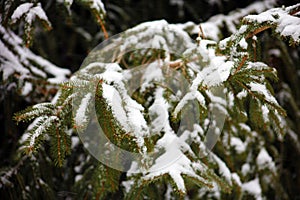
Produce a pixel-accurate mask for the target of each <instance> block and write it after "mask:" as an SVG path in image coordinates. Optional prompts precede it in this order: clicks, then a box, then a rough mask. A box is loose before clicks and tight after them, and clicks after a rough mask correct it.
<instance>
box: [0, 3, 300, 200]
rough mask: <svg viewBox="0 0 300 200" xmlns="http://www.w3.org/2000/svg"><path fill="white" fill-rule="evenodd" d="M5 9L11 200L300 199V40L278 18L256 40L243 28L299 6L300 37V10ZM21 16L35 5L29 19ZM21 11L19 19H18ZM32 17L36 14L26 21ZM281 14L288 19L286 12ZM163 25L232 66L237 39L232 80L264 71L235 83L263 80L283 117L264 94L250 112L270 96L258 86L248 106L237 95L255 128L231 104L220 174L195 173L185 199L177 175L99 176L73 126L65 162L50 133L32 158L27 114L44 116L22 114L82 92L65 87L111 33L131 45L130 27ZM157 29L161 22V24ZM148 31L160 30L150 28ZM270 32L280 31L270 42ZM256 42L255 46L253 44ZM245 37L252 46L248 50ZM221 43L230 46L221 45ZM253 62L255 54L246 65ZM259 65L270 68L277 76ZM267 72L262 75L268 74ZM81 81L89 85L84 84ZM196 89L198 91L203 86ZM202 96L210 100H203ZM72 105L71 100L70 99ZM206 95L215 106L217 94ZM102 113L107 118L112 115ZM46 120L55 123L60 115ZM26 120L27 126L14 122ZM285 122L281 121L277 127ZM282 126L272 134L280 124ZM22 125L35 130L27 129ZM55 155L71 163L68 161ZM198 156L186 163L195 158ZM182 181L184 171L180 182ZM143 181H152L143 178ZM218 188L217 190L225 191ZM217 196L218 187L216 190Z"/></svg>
mask: <svg viewBox="0 0 300 200" xmlns="http://www.w3.org/2000/svg"><path fill="white" fill-rule="evenodd" d="M0 3H1V8H0V21H1V27H0V35H1V37H0V39H1V41H0V42H1V43H0V51H1V53H0V64H1V66H0V75H1V78H0V80H1V84H0V90H1V95H0V102H1V104H0V106H1V107H0V110H1V111H0V121H1V126H0V132H1V134H0V146H1V147H0V168H1V169H0V173H1V174H0V196H1V198H2V197H3V198H4V199H39V198H47V199H90V198H93V199H145V198H149V199H154V198H155V199H177V198H186V199H202V198H203V199H300V195H299V192H298V191H299V189H300V161H299V157H300V138H299V137H300V124H299V121H300V110H299V106H300V89H299V85H300V59H299V56H300V48H299V46H298V44H299V43H300V39H299V32H300V31H298V32H293V33H292V34H289V33H283V31H282V33H280V32H276V29H274V28H273V27H272V26H273V25H274V27H276V26H277V25H278V24H279V23H281V22H280V20H278V21H276V20H277V18H276V17H274V16H276V12H277V11H276V10H275V11H274V12H275V15H274V16H273V17H274V21H272V20H271V22H272V23H273V24H272V23H271V22H270V21H268V20H267V19H264V17H268V15H267V14H268V13H267V14H266V15H262V16H261V17H262V18H255V17H253V18H249V19H248V21H247V23H249V25H248V26H249V27H250V28H249V33H248V34H246V35H243V33H241V29H240V26H241V21H242V19H243V17H245V16H247V15H255V14H260V13H263V12H264V11H266V10H269V9H272V8H275V7H278V8H280V9H282V10H283V11H285V10H284V9H285V7H287V8H288V6H292V5H296V6H295V7H292V8H291V10H290V11H287V12H289V15H290V16H293V17H294V18H292V20H290V21H289V22H290V24H289V23H286V24H285V26H288V25H290V26H291V27H292V28H291V30H299V28H300V22H299V21H300V19H299V16H300V6H299V4H297V3H298V1H296V0H286V1H284V0H280V1H276V0H265V1H255V2H254V1H248V0H245V1H232V0H203V1H189V0H184V1H181V0H164V1H160V0H153V1H146V0H139V1H134V0H125V1H117V0H115V1H114V0H110V1H106V0H103V1H97V0H94V1H86V0H75V1H72V0H71V1H68V0H50V1H36V0H33V1H19V0H16V1H5V0H1V1H0ZM102 3H103V4H102ZM21 5H25V6H23V7H22V9H20V6H21ZM283 5H284V6H285V7H283ZM18 8H19V11H18V12H16V10H17V9H18ZM22 10H23V11H24V10H25V11H26V12H25V13H23V15H22ZM278 13H279V14H278V16H279V19H280V17H281V14H282V12H281V10H280V11H278ZM283 13H284V12H283ZM31 19H32V20H31ZM161 19H165V20H166V21H167V22H162V21H161V22H159V23H160V24H161V25H162V26H169V27H172V25H171V24H175V25H176V26H175V27H176V29H174V30H175V31H176V30H179V32H180V31H182V32H185V33H184V34H187V35H188V36H190V39H191V41H192V40H193V41H195V43H197V40H196V38H197V37H200V36H201V37H202V39H209V40H213V41H215V42H217V45H216V46H217V47H216V50H215V54H216V55H217V54H218V53H223V54H224V55H230V51H231V50H232V49H229V48H228V49H227V47H228V46H229V43H228V41H230V39H229V40H223V39H225V38H227V37H230V36H231V40H232V41H233V42H232V46H234V45H235V43H234V41H235V40H239V43H238V44H237V46H238V45H239V46H238V48H237V49H235V50H234V51H236V52H232V51H231V53H232V54H234V53H235V55H232V57H233V58H232V61H233V62H237V63H238V64H237V68H234V69H235V70H233V71H232V72H231V73H232V74H231V75H232V76H234V75H236V74H238V73H237V72H239V70H240V68H243V67H244V65H245V69H247V66H252V67H253V68H255V69H256V68H257V71H255V69H254V71H250V70H249V71H247V70H246V71H245V72H244V73H245V74H241V76H240V77H238V76H237V75H236V77H237V78H236V79H233V80H236V81H237V82H238V81H240V80H239V78H241V79H244V81H245V85H246V86H247V84H248V83H247V82H246V81H248V79H247V80H246V78H245V77H247V73H249V74H250V75H251V77H252V78H253V77H256V78H257V77H259V78H261V80H259V81H263V83H264V84H265V85H266V87H267V89H268V90H266V91H268V92H269V91H270V93H271V94H272V95H273V94H274V96H275V97H276V100H277V101H276V102H278V103H279V105H280V106H279V105H278V106H277V104H276V102H275V101H274V102H273V103H274V104H272V102H271V103H269V104H268V106H265V104H264V103H266V102H267V103H268V101H265V99H267V100H268V98H269V99H272V98H271V97H269V96H267V95H266V96H265V97H261V99H260V96H259V95H258V96H259V97H258V100H257V102H256V103H254V104H253V103H250V102H254V101H251V99H250V98H251V97H248V96H247V95H249V96H251V94H252V93H253V92H254V93H255V92H257V93H258V94H260V92H259V91H257V90H255V88H254V87H252V88H251V87H250V91H249V92H248V93H249V94H247V95H246V93H245V92H243V91H244V90H243V88H238V86H236V88H235V89H236V91H237V92H236V93H234V92H232V93H230V92H228V93H227V94H226V95H228V96H226V98H227V99H230V98H231V96H230V95H231V94H234V96H237V97H236V98H237V100H236V101H235V103H236V104H238V103H241V104H243V105H246V106H245V107H246V108H245V112H249V119H248V116H247V115H246V116H244V115H239V114H236V113H237V112H239V111H240V110H234V109H232V107H230V105H229V104H228V105H227V104H226V105H221V106H224V108H225V110H227V111H228V112H230V110H231V112H232V113H230V114H229V115H230V117H231V118H232V120H231V122H229V121H228V122H226V123H225V128H224V131H223V132H222V133H221V135H222V136H221V139H220V141H219V143H218V144H217V145H216V147H215V148H214V149H213V151H212V152H213V156H212V158H207V159H205V158H204V159H203V160H201V159H200V161H201V162H203V163H204V165H205V166H207V167H208V169H211V171H212V172H211V171H209V172H208V171H205V172H203V173H202V172H201V173H202V174H201V173H200V175H199V177H198V176H196V175H194V174H192V175H193V176H189V175H191V173H190V172H189V171H188V173H187V174H185V176H183V178H184V180H185V187H186V188H185V187H181V186H182V185H181V184H180V183H178V182H177V181H176V180H178V179H176V178H174V177H172V176H171V175H170V173H169V175H170V176H165V174H159V175H158V176H157V175H153V177H152V176H151V173H150V174H147V176H144V174H142V173H141V174H142V175H141V174H138V175H130V174H126V172H123V173H121V172H118V171H117V170H113V169H110V168H107V167H105V166H104V165H101V164H100V165H99V162H98V161H97V160H95V159H94V158H93V157H92V156H90V155H89V153H88V152H87V151H86V149H85V148H84V147H83V145H82V143H81V142H80V141H79V139H78V135H77V133H76V131H74V130H73V129H72V127H73V126H74V125H73V124H72V123H73V122H69V121H68V122H65V123H66V125H65V126H66V127H69V128H70V129H69V130H68V131H69V132H67V133H66V137H67V139H66V144H68V145H66V146H65V147H64V148H66V147H68V146H69V147H71V149H69V150H66V149H63V150H61V151H62V153H61V152H60V151H59V152H57V151H58V150H57V146H56V145H57V144H53V143H52V142H53V141H56V140H55V139H52V138H55V136H53V135H51V134H50V133H51V128H49V130H48V129H47V131H48V132H45V135H47V134H49V138H50V139H49V138H48V139H47V138H44V139H43V141H37V144H36V146H39V148H38V149H36V150H34V153H33V154H31V153H32V152H31V150H32V149H31V147H32V146H30V148H29V149H25V150H24V148H25V147H28V144H27V143H26V142H28V140H29V142H30V141H32V140H30V138H29V139H28V138H27V137H30V136H28V132H30V131H33V133H34V131H36V130H37V129H38V128H34V127H33V125H30V122H31V121H30V120H32V119H34V118H37V117H41V116H43V115H44V113H42V111H41V113H39V114H37V113H35V114H34V115H30V114H28V113H29V112H30V111H34V112H35V110H34V109H35V108H34V107H31V108H30V109H29V110H25V111H24V112H23V111H22V110H24V109H26V108H27V107H28V106H33V105H36V104H38V103H42V102H50V101H52V102H55V101H54V100H53V98H54V96H55V95H57V91H58V90H59V88H64V87H67V86H74V85H72V84H74V83H73V82H72V81H70V82H68V83H67V84H66V85H59V84H60V83H62V82H63V81H67V80H69V78H70V77H71V75H72V74H74V73H75V72H77V71H78V70H79V68H80V66H81V65H82V62H83V60H84V59H85V58H86V57H87V55H88V53H89V52H90V51H91V50H92V49H93V48H94V47H95V46H96V45H98V44H99V43H101V42H102V41H104V40H105V38H106V34H108V36H113V35H115V34H117V33H120V32H123V31H126V30H127V31H128V33H129V34H132V33H130V28H132V27H134V26H136V25H139V24H140V23H142V22H150V21H155V20H161ZM251 19H260V20H261V21H260V23H261V25H262V26H260V25H259V26H257V27H255V26H254V25H253V27H252V24H251V23H252V22H253V21H255V20H253V21H251ZM272 19H273V18H272ZM264 20H266V21H264ZM159 23H157V22H156V23H155V25H157V24H159ZM247 23H246V22H245V24H247ZM276 23H278V24H276ZM199 24H201V27H202V28H203V35H201V34H199V32H200V30H199V26H198V25H199ZM148 25H149V26H151V23H150V24H148ZM104 26H105V28H103V27H104ZM146 26H147V25H146ZM262 27H268V28H270V29H268V30H267V28H266V30H265V31H261V29H260V28H262ZM293 27H294V29H293ZM252 28H253V29H252ZM297 28H298V29H297ZM271 29H272V30H271ZM137 30H138V32H137V33H136V35H137V36H138V35H139V31H140V32H142V31H143V29H142V28H141V29H139V28H137ZM247 30H248V29H247ZM257 30H259V32H258V31H257ZM251 31H252V32H251ZM134 34H135V33H134ZM184 34H183V35H184ZM239 34H240V35H239ZM249 35H250V36H251V37H250V36H249ZM248 36H249V38H246V37H248ZM253 36H255V37H257V41H258V42H257V43H255V45H256V46H255V47H253V44H254V43H252V46H251V45H249V44H250V43H249V40H248V39H253ZM204 37H205V38H204ZM239 37H241V38H243V37H245V38H246V39H247V41H246V39H245V40H242V39H241V38H239ZM166 38H167V37H166ZM166 40H167V39H166ZM222 40H223V41H224V42H223V43H222V42H220V43H218V42H219V41H222ZM253 40H255V41H256V39H253ZM240 41H245V42H248V43H249V44H248V45H246V49H245V48H244V49H243V47H245V44H244V43H240ZM251 42H252V41H251ZM221 44H224V49H222V48H220V46H221ZM242 44H244V45H242ZM184 45H186V46H188V45H190V44H189V43H187V44H186V43H183V44H182V46H184ZM226 45H228V46H226ZM247 46H248V47H249V46H251V47H249V48H248V47H247ZM227 50H229V52H228V51H227ZM247 52H250V53H249V55H248V54H247V57H245V55H246V54H245V53H247ZM230 59H231V58H230ZM256 61H261V62H264V63H266V64H267V65H269V66H270V67H271V68H268V67H267V66H266V65H263V64H259V63H257V62H256ZM272 69H276V70H277V76H278V81H275V80H276V72H275V70H273V71H272ZM260 71H264V73H262V74H259V73H260ZM266 71H267V72H266ZM116 72H117V73H119V71H116ZM265 72H266V73H265ZM249 74H248V75H249ZM76 76H78V77H80V74H79V75H75V77H76ZM262 77H263V78H262ZM264 78H265V79H264ZM191 79H192V80H196V78H195V79H193V77H192V78H191ZM228 79H229V78H228ZM230 81H232V80H228V83H227V82H225V86H226V87H227V86H228V85H230V84H231V83H232V82H230ZM249 81H251V79H249ZM193 83H194V82H193ZM226 84H228V85H226ZM208 85H209V84H208ZM198 86H199V85H198ZM272 88H273V89H272ZM251 89H253V91H251ZM273 91H274V93H273ZM202 93H205V91H201V94H202ZM65 94H66V95H68V91H67V90H66V91H65ZM206 94H207V95H208V96H209V93H206ZM255 94H256V93H255ZM232 96H233V95H232ZM246 96H247V97H246ZM56 97H57V96H56ZM57 98H58V100H57V101H56V102H55V103H54V104H55V105H54V107H51V106H52V105H46V104H38V105H40V107H38V108H42V109H45V110H47V109H48V110H49V108H50V109H52V110H55V109H57V107H58V106H63V105H64V104H63V103H61V102H65V100H66V99H64V98H65V97H57ZM205 98H207V97H206V96H205ZM232 98H233V97H232ZM234 98H235V97H234ZM248 98H249V99H250V100H249V99H248ZM264 98H265V99H264ZM211 99H213V98H211ZM238 99H239V100H238ZM247 99H248V100H247ZM60 101H61V102H60ZM60 103H61V104H60ZM216 104H217V103H216ZM43 106H44V107H43ZM47 106H49V107H47ZM234 106H235V105H234ZM256 106H258V107H262V108H264V109H262V112H263V111H264V110H265V109H266V108H267V110H268V113H269V117H270V119H268V117H267V119H266V117H265V115H264V114H263V113H261V112H260V110H259V109H257V108H256ZM264 106H265V107H264ZM237 107H238V106H237ZM242 107H243V106H242ZM281 107H282V108H283V109H284V110H285V111H283V110H282V109H281ZM101 109H104V110H106V108H101ZM236 109H237V108H236ZM238 109H242V108H238ZM48 110H47V112H50V111H48ZM256 110H257V112H255V111H256ZM20 111H21V112H20ZM281 111H282V113H281ZM17 112H19V115H16V113H17ZM66 112H67V111H66ZM273 112H274V113H275V114H276V112H277V115H276V116H274V115H275V114H274V113H273ZM278 113H281V114H278ZM285 113H286V115H285ZM46 114H47V115H51V114H49V113H46ZM67 114H68V113H66V115H65V116H66V117H67V116H68V115H67ZM273 114H274V115H273ZM280 115H282V117H283V118H282V119H281V118H279V116H280ZM18 116H19V118H18ZM22 117H24V119H23V118H22ZM277 117H278V118H277ZM280 117H281V116H280ZM20 118H22V119H20ZM273 119H274V124H272V120H273ZM276 120H277V121H276ZM280 120H281V121H280ZM20 121H27V123H18V124H17V122H20ZM65 121H67V120H65ZM230 123H231V124H230ZM70 124H72V125H70ZM28 125H29V126H28ZM35 125H36V124H35ZM40 125H42V124H40ZM30 129H33V130H30ZM275 129H276V130H275ZM277 129H278V130H277ZM199 132H201V131H199ZM199 134H200V133H199ZM33 135H34V134H33ZM31 136H32V135H31ZM37 140H38V139H37ZM129 140H130V138H129ZM49 141H50V142H49ZM61 141H63V139H61ZM40 143H41V144H40ZM120 145H123V144H120ZM193 145H194V146H192V145H191V149H192V151H194V152H198V153H199V152H200V150H197V147H195V146H196V145H195V144H193ZM150 146H151V145H150ZM199 146H200V144H199ZM32 148H35V146H34V147H32ZM195 149H196V150H195ZM26 152H27V154H26ZM53 154H54V155H53ZM55 154H57V155H61V154H63V158H60V157H57V156H56V155H55ZM189 156H190V157H193V156H191V155H189ZM189 156H187V157H188V158H190V157H189ZM193 159H194V158H193ZM193 159H192V158H191V160H192V161H191V162H192V163H193V164H195V163H196V164H199V162H198V161H197V159H196V160H193ZM196 164H195V165H193V166H196ZM204 165H203V166H204ZM201 166H202V165H201ZM193 170H194V168H193ZM184 172H185V171H184V170H183V171H182V173H181V174H180V175H182V174H184ZM193 172H194V171H193ZM166 174H168V173H166ZM145 177H150V178H149V179H145ZM195 177H196V178H195ZM201 178H203V179H201ZM141 180H143V181H141ZM179 180H181V179H179ZM206 181H207V182H206ZM215 183H216V185H218V186H215ZM211 185H212V186H214V187H213V188H210V187H211Z"/></svg>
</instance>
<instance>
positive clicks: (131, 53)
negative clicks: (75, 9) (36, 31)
mask: <svg viewBox="0 0 300 200" xmlns="http://www.w3.org/2000/svg"><path fill="white" fill-rule="evenodd" d="M82 2H83V3H84V4H85V5H88V6H90V8H91V11H92V12H93V13H94V15H95V18H96V20H97V21H98V22H99V25H100V26H101V28H102V30H103V31H104V32H105V35H106V34H107V33H106V30H105V28H104V21H103V19H104V14H105V9H104V6H103V4H102V2H101V1H96V0H94V1H82ZM64 4H65V5H66V7H67V9H68V10H70V5H71V4H72V1H64ZM267 8H268V7H266V9H267ZM246 10H247V9H245V10H244V11H246ZM250 13H253V10H251V11H250V9H249V13H245V17H244V18H243V19H242V20H241V23H240V24H239V25H235V28H236V31H234V32H232V34H231V36H230V37H227V38H222V37H221V38H220V39H217V38H216V36H215V35H207V34H206V31H205V30H206V28H207V25H208V23H207V24H205V23H203V26H202V25H200V26H199V25H195V24H193V23H186V24H170V23H168V22H166V21H165V20H158V21H151V22H145V23H142V24H140V25H137V26H136V27H133V28H131V29H128V30H126V31H125V32H124V33H122V34H120V35H119V36H118V37H113V38H112V39H109V40H107V41H106V42H107V43H109V42H111V44H112V45H110V46H108V48H105V47H104V48H102V46H100V48H96V49H95V50H93V51H92V52H91V53H90V54H89V56H88V57H87V58H86V59H85V61H84V62H83V64H82V67H81V68H80V69H79V70H78V71H77V72H76V73H74V74H73V75H72V76H71V78H70V79H69V80H66V81H64V82H62V80H65V79H66V77H67V76H68V75H69V71H67V70H64V69H61V68H58V67H56V66H54V65H52V64H51V63H49V62H47V61H45V60H43V59H42V58H40V57H38V56H36V55H34V54H33V53H32V52H30V51H29V50H28V49H27V48H26V47H24V45H23V44H22V43H21V41H22V40H21V39H20V38H19V37H18V36H16V35H14V33H13V32H12V31H10V30H9V29H8V28H5V27H3V28H2V27H1V30H3V33H2V35H3V36H4V37H3V38H4V39H3V40H2V39H1V43H0V44H2V46H3V48H4V49H6V51H5V53H4V54H3V55H4V56H2V55H1V68H0V70H1V72H2V73H3V77H4V78H3V79H4V80H6V81H7V82H9V77H10V76H16V74H21V76H25V77H30V80H31V79H34V80H42V78H44V79H45V81H46V82H47V83H49V84H50V85H51V84H52V83H55V84H56V85H57V84H58V83H59V82H60V84H59V89H58V92H57V93H56V95H55V97H54V98H53V99H52V101H51V102H43V103H39V104H36V105H33V106H31V107H29V108H27V109H25V110H23V111H20V112H19V113H17V114H16V115H15V118H14V119H15V120H16V121H17V122H18V123H19V122H24V121H25V122H28V121H30V122H31V124H30V126H29V127H28V129H27V131H26V132H25V133H24V136H23V137H22V141H20V142H21V147H20V155H19V156H20V157H21V158H22V159H20V161H19V163H18V164H17V166H16V167H15V168H12V169H11V170H8V171H3V173H2V174H1V179H0V187H1V188H4V189H6V190H7V191H9V190H11V189H10V188H11V187H12V185H13V184H16V185H21V186H18V187H20V188H21V191H22V192H23V193H22V194H23V196H24V198H25V197H26V196H27V195H29V194H30V193H31V190H38V188H36V189H34V188H33V187H32V185H31V186H24V182H23V181H18V182H17V183H12V182H11V179H13V176H14V175H15V176H16V177H21V178H19V180H20V179H26V177H25V176H24V174H22V173H19V172H17V168H18V166H20V165H24V162H28V160H29V159H31V160H30V162H29V163H31V165H32V168H33V169H34V170H33V173H34V174H35V173H40V172H38V168H39V167H40V165H45V163H50V162H53V163H54V164H55V165H57V166H58V167H68V165H69V166H73V164H74V163H73V164H72V161H73V162H75V163H77V164H78V165H77V166H76V167H75V168H74V169H75V170H74V171H75V172H74V171H73V170H67V172H68V175H70V176H73V177H74V180H72V181H73V182H72V183H74V186H73V189H74V192H75V193H76V198H79V199H81V198H93V199H110V198H122V199H147V198H149V199H175V198H190V199H199V198H201V199H202V198H203V199H224V198H232V199H242V198H245V199H247V198H249V197H252V198H255V199H264V198H266V197H269V198H275V197H278V198H287V197H286V193H285V191H284V187H283V186H282V185H281V184H280V182H279V181H278V180H279V169H278V167H277V166H276V162H275V159H276V157H277V156H278V152H277V150H276V147H274V145H273V141H280V140H282V138H283V137H284V135H285V133H286V132H287V130H288V127H287V122H286V120H285V117H286V112H285V110H284V109H283V108H282V107H281V106H280V105H279V103H278V101H277V100H276V98H275V94H274V90H273V87H272V83H274V82H275V81H278V78H277V71H276V69H275V68H273V67H272V66H268V65H267V64H265V63H264V62H262V60H261V58H260V56H259V55H260V54H261V52H259V49H258V48H257V47H258V44H259V42H260V41H259V39H260V38H259V34H260V33H261V32H264V31H265V32H266V31H267V30H269V29H270V30H271V31H272V32H273V33H274V36H273V37H274V38H276V37H277V38H278V39H279V40H282V39H288V41H289V43H290V44H291V45H298V44H299V42H300V31H299V30H300V19H299V13H300V4H296V5H294V6H290V7H286V8H285V7H282V8H272V9H268V10H266V11H264V12H261V13H258V14H251V15H249V14H250ZM21 18H23V19H24V20H25V33H24V34H25V46H29V45H30V43H31V32H32V29H33V27H34V26H33V24H32V20H34V19H35V18H38V19H40V20H41V21H42V23H43V25H44V26H45V27H46V28H47V29H49V27H51V23H50V22H49V21H48V19H47V16H46V14H45V12H44V11H43V9H42V7H41V4H40V3H37V4H34V3H24V4H21V5H20V6H18V7H17V8H16V9H15V11H14V13H13V15H12V17H11V20H12V23H16V22H17V21H18V20H20V19H21ZM1 19H2V18H1ZM228 19H229V18H228ZM232 20H236V19H232ZM210 26H212V24H210ZM237 27H238V28H237ZM227 28H228V27H227ZM215 29H221V27H218V26H215ZM203 30H204V31H203ZM217 32H218V31H217ZM193 33H197V34H198V36H197V38H196V39H193V38H192V36H191V35H192V34H193ZM218 37H219V36H218ZM14 39H15V40H14ZM112 49H113V51H112ZM20 51H22V52H26V54H24V55H25V56H22V55H23V54H21V53H22V52H20ZM5 56H6V57H5ZM12 56H17V57H18V58H17V59H13V58H12ZM21 56H22V59H19V57H21ZM20 60H21V61H22V62H21V61H20ZM18 61H20V62H18ZM12 62H14V63H16V62H18V63H17V64H18V65H14V66H13V67H12V65H13V64H12ZM2 63H3V64H2ZM141 66H142V67H141ZM14 69H15V70H14ZM35 69H38V70H39V71H38V72H37V70H35ZM12 70H14V71H12ZM53 76H54V78H53ZM48 77H51V78H48ZM44 79H43V80H44ZM56 79H59V80H58V81H57V80H56ZM24 80H26V81H27V80H29V78H28V79H26V78H24ZM130 81H131V82H130ZM12 82H13V81H12ZM136 82H138V85H139V87H137V88H134V90H132V89H131V88H130V84H135V83H136ZM25 85H26V84H25ZM95 124H98V125H100V127H101V128H102V130H103V133H104V135H105V136H106V137H107V138H108V140H109V141H110V143H109V142H107V143H105V142H103V141H99V138H98V137H95V138H93V137H94V135H93V136H88V135H87V132H88V131H89V129H90V128H91V127H93V126H94V125H95ZM78 138H80V139H81V141H82V142H83V145H84V146H85V147H86V148H87V149H89V148H91V146H93V145H95V146H96V147H97V145H98V146H99V148H102V146H103V149H104V150H103V151H102V152H103V154H100V155H96V156H95V155H94V156H95V158H96V159H98V160H99V157H101V158H100V160H101V161H102V162H98V161H96V160H95V159H94V158H93V157H91V156H90V155H88V154H87V153H86V152H78V151H76V148H78ZM100 139H101V138H100ZM95 143H96V144H95ZM109 144H113V145H115V147H118V149H122V150H126V151H127V152H131V153H132V154H130V155H134V156H133V158H128V157H126V154H125V155H123V154H122V153H123V152H122V151H120V150H118V149H117V150H116V148H110V145H109ZM100 146H101V147H100ZM48 148H49V149H48ZM212 148H213V150H212ZM23 151H25V152H26V156H23V155H21V152H23ZM42 155H44V156H45V157H44V158H43V156H42ZM28 157H29V159H28ZM111 158H113V160H112V159H111ZM124 160H125V161H127V162H126V163H125V164H124ZM103 161H104V162H103ZM105 161H107V162H105ZM75 174H76V175H75ZM16 179H18V178H16ZM50 179H51V177H43V175H37V178H36V180H35V184H37V185H39V186H41V187H42V188H43V189H44V190H45V191H49V192H48V194H49V197H53V195H55V194H54V189H53V185H52V184H53V182H55V181H53V180H52V181H50ZM46 180H47V181H48V182H46ZM22 184H23V185H22ZM7 188H8V189H7ZM29 188H30V189H29Z"/></svg>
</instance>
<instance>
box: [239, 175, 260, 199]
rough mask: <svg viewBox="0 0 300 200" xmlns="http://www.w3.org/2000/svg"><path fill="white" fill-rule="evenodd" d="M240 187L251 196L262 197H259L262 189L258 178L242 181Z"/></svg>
mask: <svg viewBox="0 0 300 200" xmlns="http://www.w3.org/2000/svg"><path fill="white" fill-rule="evenodd" d="M242 189H243V191H246V192H248V193H249V194H252V195H253V196H255V198H256V199H258V200H261V199H262V197H261V193H262V190H261V187H260V184H259V179H258V178H255V179H254V180H252V181H249V182H246V183H243V185H242Z"/></svg>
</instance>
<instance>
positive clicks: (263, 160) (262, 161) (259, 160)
mask: <svg viewBox="0 0 300 200" xmlns="http://www.w3.org/2000/svg"><path fill="white" fill-rule="evenodd" d="M256 164H257V165H258V166H259V168H265V167H268V168H269V169H271V170H275V164H274V162H273V159H272V157H271V156H270V155H269V154H268V152H267V150H266V149H265V148H262V149H261V150H260V152H259V154H258V156H257V157H256Z"/></svg>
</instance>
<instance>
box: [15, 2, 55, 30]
mask: <svg viewBox="0 0 300 200" xmlns="http://www.w3.org/2000/svg"><path fill="white" fill-rule="evenodd" d="M23 16H25V22H26V23H29V24H32V23H33V21H34V20H35V19H36V17H38V18H39V19H41V20H43V21H45V22H46V23H47V24H48V25H49V26H51V23H50V22H49V20H48V17H47V15H46V13H45V11H44V10H43V8H42V6H41V3H38V4H37V5H36V6H34V4H33V3H23V4H21V5H20V6H19V7H17V9H16V10H15V11H14V13H13V14H12V16H11V19H12V22H13V23H15V22H16V21H17V20H19V19H20V18H21V17H23Z"/></svg>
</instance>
